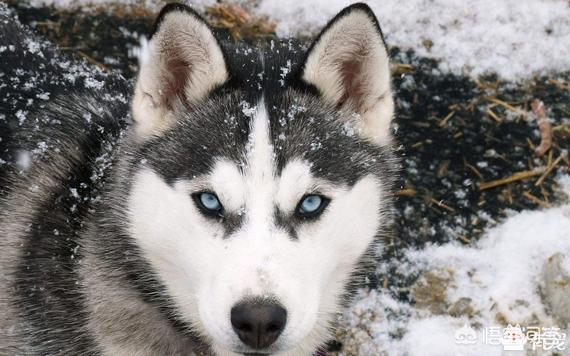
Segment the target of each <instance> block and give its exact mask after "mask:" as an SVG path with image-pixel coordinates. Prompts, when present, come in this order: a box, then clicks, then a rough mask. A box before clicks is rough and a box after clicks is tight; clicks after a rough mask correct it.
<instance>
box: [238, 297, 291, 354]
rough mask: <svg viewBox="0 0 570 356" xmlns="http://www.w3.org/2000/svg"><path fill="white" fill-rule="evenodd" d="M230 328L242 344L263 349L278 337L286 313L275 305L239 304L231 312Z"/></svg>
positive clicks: (258, 303)
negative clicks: (231, 327)
mask: <svg viewBox="0 0 570 356" xmlns="http://www.w3.org/2000/svg"><path fill="white" fill-rule="evenodd" d="M231 320H232V326H233V328H234V330H235V332H236V334H237V335H238V337H239V339H240V340H241V341H243V343H244V344H246V345H248V346H250V347H252V348H254V349H263V348H266V347H268V346H269V345H271V344H273V343H274V342H275V340H277V338H278V337H279V335H280V334H281V332H282V331H283V329H284V328H285V323H287V311H286V310H285V309H283V308H282V307H281V306H279V305H278V304H275V303H263V302H245V303H239V304H237V305H236V306H234V307H233V308H232V311H231Z"/></svg>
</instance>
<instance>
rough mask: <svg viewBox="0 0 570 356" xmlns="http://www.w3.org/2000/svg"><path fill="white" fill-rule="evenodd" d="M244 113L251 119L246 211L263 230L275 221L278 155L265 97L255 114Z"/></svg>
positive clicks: (253, 112) (247, 153)
mask: <svg viewBox="0 0 570 356" xmlns="http://www.w3.org/2000/svg"><path fill="white" fill-rule="evenodd" d="M244 113H245V114H246V115H249V116H250V117H251V124H250V125H251V129H250V136H249V142H248V144H247V152H246V155H247V167H246V170H245V171H246V176H247V178H246V191H247V198H246V199H247V201H246V205H247V206H246V209H247V214H248V218H249V220H250V222H251V223H252V224H253V225H254V226H255V225H258V224H259V227H261V226H263V225H267V224H268V223H269V219H270V217H271V211H272V205H273V196H274V193H275V185H276V182H275V176H274V174H275V169H274V165H275V153H274V151H273V145H272V144H271V138H270V132H269V115H268V113H267V109H266V107H265V101H264V99H263V97H262V98H261V100H260V101H259V103H258V105H257V107H256V109H255V110H247V108H244Z"/></svg>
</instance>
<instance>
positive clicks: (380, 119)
mask: <svg viewBox="0 0 570 356" xmlns="http://www.w3.org/2000/svg"><path fill="white" fill-rule="evenodd" d="M0 20H1V21H0V48H3V49H4V50H1V51H0V61H1V62H2V68H1V69H0V72H2V73H1V75H0V84H4V85H3V86H2V87H3V89H2V90H4V91H3V92H4V93H9V94H10V95H12V94H14V95H16V94H15V93H17V94H18V95H20V98H21V97H22V96H24V97H25V96H27V97H29V98H30V99H28V101H27V104H26V107H24V108H14V107H13V106H10V105H11V104H10V100H8V99H9V98H10V95H8V99H6V97H5V98H4V100H3V101H2V103H1V106H0V109H1V110H2V112H1V113H0V119H1V120H4V121H6V122H8V123H7V124H6V123H5V124H4V125H5V127H7V128H11V129H10V130H8V129H6V130H4V132H3V133H2V136H1V137H2V140H3V141H2V142H3V143H2V144H3V145H5V147H4V146H3V147H4V148H5V154H6V155H7V156H10V155H11V157H16V159H15V162H16V163H17V164H15V165H14V166H10V165H3V166H0V168H2V167H3V168H2V169H3V170H4V172H2V174H0V178H2V177H3V178H2V179H3V183H2V187H1V189H0V236H1V238H0V313H1V315H2V317H1V318H0V354H2V355H11V354H22V355H137V356H139V355H193V354H195V355H199V354H203V355H220V356H222V355H270V354H271V355H312V354H314V353H315V352H318V351H320V350H322V348H323V347H324V345H325V343H326V342H327V341H328V340H329V339H330V338H331V335H332V333H333V331H334V327H335V323H336V322H337V320H338V313H340V312H342V309H343V308H344V307H345V306H346V305H347V303H348V301H349V299H350V296H351V292H352V291H353V290H354V288H355V287H357V286H358V285H360V284H361V283H363V281H364V276H365V275H366V273H367V272H369V268H370V267H373V266H374V262H375V261H377V258H378V256H379V255H380V254H381V252H382V241H383V238H384V237H385V236H386V235H387V234H389V232H390V230H391V225H392V220H393V218H392V196H393V184H394V179H395V176H396V160H395V155H394V152H393V151H394V150H393V143H392V138H391V136H392V135H391V129H390V123H391V120H392V116H393V111H394V102H393V96H392V91H391V80H390V72H389V58H388V53H387V49H386V45H385V43H384V39H383V36H382V33H381V30H380V27H379V24H378V21H377V19H376V17H375V16H374V14H373V13H372V11H371V10H370V8H369V7H368V6H367V5H364V4H355V5H352V6H349V7H347V8H345V9H344V10H343V11H341V12H340V13H339V14H338V15H337V16H336V17H335V18H334V19H332V20H331V21H330V22H329V23H328V25H326V27H325V28H324V29H323V30H322V32H321V33H320V35H319V36H318V37H317V38H316V39H315V40H314V41H313V42H312V43H311V44H305V43H301V42H298V41H295V40H271V41H267V42H263V43H259V44H257V45H255V46H250V45H247V44H245V43H239V44H236V43H233V42H231V41H229V40H228V39H226V38H224V37H223V36H221V35H219V34H218V33H217V32H215V31H213V30H212V29H211V28H210V27H209V26H208V24H207V23H206V22H205V21H204V20H203V19H202V18H201V17H200V16H199V15H198V14H197V13H196V12H195V11H193V10H192V9H190V8H189V7H187V6H184V5H180V4H170V5H167V6H166V7H164V9H163V10H162V11H161V13H160V14H159V16H158V18H157V20H156V22H155V25H154V27H153V31H152V35H151V37H150V39H149V42H148V45H147V46H146V47H145V48H143V50H142V53H141V56H140V71H139V73H138V78H137V80H136V84H135V85H134V88H133V90H131V89H130V88H129V84H128V83H127V81H126V80H124V79H122V78H121V77H120V76H118V75H115V77H113V78H111V79H109V80H107V81H105V82H104V83H103V82H101V83H99V84H101V85H99V84H98V82H95V83H93V82H89V81H88V80H87V79H85V80H83V83H84V84H85V85H83V86H82V89H81V90H80V89H77V85H75V86H73V85H72V84H69V87H67V88H64V90H59V91H55V92H49V93H47V94H46V93H44V92H45V90H46V87H50V88H51V86H53V85H55V84H53V83H56V82H58V81H60V82H61V83H68V82H69V83H71V82H73V80H75V79H73V78H71V79H73V80H71V79H70V77H69V76H66V75H69V73H67V74H65V73H64V72H65V71H68V72H69V71H70V69H69V68H71V67H73V65H74V64H73V62H69V61H67V62H65V61H64V62H61V60H60V59H61V57H58V56H60V55H56V53H57V52H56V51H51V52H49V51H47V52H46V51H43V52H42V51H41V50H38V49H37V48H35V47H34V43H35V42H33V41H29V40H28V39H27V38H26V36H28V32H26V31H27V30H25V29H23V28H22V27H21V25H19V23H17V22H16V20H14V19H13V18H11V17H10V16H8V15H6V9H5V8H4V14H3V15H2V18H1V19H0ZM31 72H33V73H39V74H38V78H39V79H38V78H36V79H34V80H35V81H34V80H32V81H31V84H30V85H28V84H26V83H28V82H27V80H28V79H26V78H25V76H26V73H31ZM18 73H20V74H18ZM76 75H77V76H79V77H80V76H81V73H76ZM40 77H41V78H44V79H41V78H40ZM14 78H16V79H18V78H20V79H22V80H19V81H18V80H15V79H14ZM28 81H29V80H28ZM18 83H19V84H18ZM38 83H40V84H38ZM41 83H47V84H45V86H44V87H42V85H41ZM87 84H89V85H87ZM131 91H133V94H132V96H130V95H129V92H131ZM38 98H41V99H42V100H39V99H38ZM30 100H31V101H30ZM38 101H39V102H41V103H40V104H37V103H38ZM16 109H18V110H16ZM20 109H21V110H20ZM22 111H24V112H29V113H28V114H27V115H23V114H22ZM15 122H17V123H15ZM7 156H5V157H7ZM9 166H10V167H12V168H7V167H9Z"/></svg>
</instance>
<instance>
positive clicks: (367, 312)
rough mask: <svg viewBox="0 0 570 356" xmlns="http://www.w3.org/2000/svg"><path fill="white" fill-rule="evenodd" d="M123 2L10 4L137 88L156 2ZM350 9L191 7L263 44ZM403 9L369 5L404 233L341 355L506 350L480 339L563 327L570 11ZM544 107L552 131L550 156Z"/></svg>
mask: <svg viewBox="0 0 570 356" xmlns="http://www.w3.org/2000/svg"><path fill="white" fill-rule="evenodd" d="M124 3H125V2H123V4H119V3H118V2H117V1H115V2H113V1H102V0H99V1H91V2H86V1H81V2H78V1H71V0H69V1H61V0H60V1H53V0H52V1H50V0H33V1H31V2H27V1H8V4H9V5H10V6H11V7H12V8H13V9H14V10H15V12H16V13H17V14H18V17H19V19H20V21H21V22H22V23H24V24H27V25H29V26H30V27H32V28H33V29H34V31H35V32H37V33H38V34H39V35H41V36H44V37H45V38H47V39H49V40H50V41H52V42H54V43H56V44H58V46H59V47H60V49H61V50H62V51H65V52H67V53H69V54H70V55H73V56H76V57H77V58H83V59H84V60H85V61H87V62H88V63H90V65H92V66H96V67H99V68H100V69H101V70H102V71H103V72H113V71H114V72H117V73H120V74H121V75H123V76H125V77H126V78H128V79H133V77H134V75H135V73H136V68H137V63H136V50H137V48H138V46H139V40H140V38H141V36H144V34H146V33H147V30H148V29H149V28H150V24H151V22H152V19H153V17H154V15H155V13H156V10H157V9H158V8H159V7H160V6H159V5H160V4H159V3H158V2H152V1H147V2H144V1H142V2H141V1H131V2H128V4H124ZM344 3H345V2H343V1H334V2H333V3H332V4H329V5H327V3H321V2H319V1H312V2H311V1H306V2H304V3H303V4H295V3H290V4H287V3H286V2H283V1H281V2H279V3H278V2H277V1H273V0H262V1H255V0H251V1H240V2H232V3H231V4H228V3H224V2H222V3H214V2H213V1H199V2H196V3H193V5H195V6H196V7H197V9H198V10H199V11H201V12H202V13H204V14H205V16H206V17H207V18H208V19H210V20H211V21H212V22H213V23H214V24H215V25H217V26H218V27H219V28H220V30H221V31H229V32H230V33H231V34H232V35H234V37H236V38H237V37H244V38H245V39H246V40H253V39H259V40H266V39H270V38H271V37H272V36H276V35H279V36H285V35H294V36H300V37H309V36H311V35H314V34H315V32H316V31H317V29H318V28H319V27H320V26H322V25H323V24H324V22H325V21H326V18H328V17H330V16H332V15H333V14H334V12H336V11H337V10H339V9H340V8H341V7H342V5H343V4H344ZM396 3H397V2H394V1H385V2H381V1H378V2H371V5H372V7H373V8H374V9H375V11H376V13H377V15H378V17H379V20H380V23H381V24H382V25H383V29H384V33H385V34H386V39H387V42H388V45H389V47H390V53H391V58H392V71H393V86H394V89H395V92H396V104H397V115H396V120H395V122H396V124H395V126H394V130H395V133H396V137H397V140H398V142H399V143H400V145H401V146H400V148H399V154H400V155H401V157H402V170H401V171H402V181H401V187H400V190H399V192H398V193H397V195H398V199H397V202H396V212H397V224H396V229H395V230H396V231H395V232H394V238H393V240H392V241H390V242H389V245H388V249H387V252H386V255H385V258H384V260H383V261H380V265H379V268H378V271H377V273H376V274H375V275H373V276H370V277H371V278H370V285H369V286H368V287H367V288H364V289H362V290H361V291H360V293H359V296H358V298H357V300H356V302H355V305H354V306H353V307H352V308H351V309H349V310H348V311H347V312H346V314H345V315H343V316H342V318H341V322H342V325H343V328H342V329H341V330H340V331H339V332H338V335H337V336H338V340H336V342H334V343H331V345H332V346H331V348H332V349H336V350H333V351H336V352H339V353H340V354H344V355H373V354H374V355H376V354H382V353H385V354H389V355H400V354H401V355H403V354H409V355H415V354H418V355H419V354H421V355H452V354H454V355H456V354H466V355H467V354H469V355H471V354H473V355H477V354H478V355H480V354H486V355H491V354H501V352H502V347H499V346H492V345H487V344H485V343H484V342H483V336H484V334H485V333H486V332H487V331H488V330H489V328H490V327H493V326H501V327H503V328H504V327H506V326H507V325H508V324H513V325H516V324H520V325H521V326H522V327H530V326H541V327H555V326H556V327H560V328H562V329H563V330H564V329H568V325H567V323H568V321H569V320H570V310H569V307H568V303H566V304H565V303H564V298H565V297H566V296H567V297H568V298H567V299H568V300H570V287H568V285H569V284H570V277H569V276H568V273H569V272H570V205H569V204H568V203H567V195H568V194H570V178H569V176H568V173H569V172H568V170H569V168H570V160H569V158H568V151H567V150H568V147H570V146H569V143H570V108H569V106H568V103H569V102H570V53H569V52H570V46H568V45H567V44H568V43H570V20H569V19H570V3H568V2H567V1H555V0H543V1H540V0H536V1H525V2H520V3H519V2H516V1H514V0H504V1H503V2H500V3H499V4H498V5H497V6H492V5H489V3H488V2H485V1H473V2H470V3H469V4H465V3H464V2H461V1H459V2H458V1H453V0H448V1H444V0H439V1H425V0H414V1H410V2H408V3H407V4H406V6H403V5H402V6H398V5H397V4H396ZM236 4H237V5H236ZM384 25H385V26H384ZM564 41H566V42H564ZM564 43H566V45H563V44H564ZM535 100H538V101H540V102H542V103H543V105H544V108H545V114H546V119H544V118H543V121H544V120H548V122H549V123H550V126H551V129H552V130H551V131H552V146H551V148H550V149H549V150H548V151H547V152H545V153H544V154H543V155H539V154H537V152H536V148H537V146H539V145H540V143H541V139H543V138H542V137H541V131H542V130H541V128H540V127H539V122H540V120H539V119H540V117H537V115H536V113H535V112H533V110H532V108H531V104H532V103H533V102H534V101H535ZM538 101H537V102H538ZM464 325H465V327H466V329H463V330H475V332H476V333H477V336H478V339H477V343H476V344H474V345H458V344H457V343H456V340H457V339H456V336H457V335H456V332H457V330H460V327H462V326H464ZM526 347H527V349H530V350H531V349H532V346H531V343H527V345H526ZM528 352H529V353H530V354H534V353H536V352H539V351H528ZM558 352H559V353H560V352H561V353H569V352H570V347H567V348H566V349H565V350H564V351H563V350H558ZM546 354H548V352H546Z"/></svg>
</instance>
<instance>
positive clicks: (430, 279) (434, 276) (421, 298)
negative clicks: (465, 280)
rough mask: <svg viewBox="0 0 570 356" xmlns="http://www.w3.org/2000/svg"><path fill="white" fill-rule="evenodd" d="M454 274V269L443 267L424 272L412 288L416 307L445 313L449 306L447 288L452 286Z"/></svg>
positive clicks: (438, 313) (433, 312)
mask: <svg viewBox="0 0 570 356" xmlns="http://www.w3.org/2000/svg"><path fill="white" fill-rule="evenodd" d="M453 275H454V272H453V270H450V269H443V268H440V269H434V270H432V271H427V272H425V273H424V274H422V275H421V276H420V277H419V278H418V279H417V281H416V282H415V283H414V285H413V286H412V288H411V293H412V297H413V299H414V301H415V303H416V304H415V305H416V307H418V308H422V309H427V310H429V311H430V312H431V313H432V314H437V315H440V314H445V313H446V312H447V309H448V307H449V305H448V303H447V290H448V288H450V287H451V286H452V282H453Z"/></svg>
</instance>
